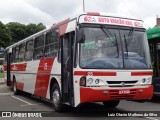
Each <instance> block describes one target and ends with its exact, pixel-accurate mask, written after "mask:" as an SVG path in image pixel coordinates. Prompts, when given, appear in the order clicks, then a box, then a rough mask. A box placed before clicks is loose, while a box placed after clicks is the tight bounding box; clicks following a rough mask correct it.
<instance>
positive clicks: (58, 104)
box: [51, 83, 63, 112]
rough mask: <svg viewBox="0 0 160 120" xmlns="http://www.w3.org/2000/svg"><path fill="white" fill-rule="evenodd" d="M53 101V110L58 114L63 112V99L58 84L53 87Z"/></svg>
mask: <svg viewBox="0 0 160 120" xmlns="http://www.w3.org/2000/svg"><path fill="white" fill-rule="evenodd" d="M51 101H52V105H53V108H54V110H55V111H56V112H62V111H63V103H62V97H61V93H60V88H59V85H58V84H57V83H56V84H54V85H53V87H52V91H51Z"/></svg>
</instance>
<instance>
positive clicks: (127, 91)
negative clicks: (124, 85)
mask: <svg viewBox="0 0 160 120" xmlns="http://www.w3.org/2000/svg"><path fill="white" fill-rule="evenodd" d="M119 94H120V95H122V94H130V90H120V91H119Z"/></svg>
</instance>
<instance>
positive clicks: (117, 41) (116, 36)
mask: <svg viewBox="0 0 160 120" xmlns="http://www.w3.org/2000/svg"><path fill="white" fill-rule="evenodd" d="M114 37H115V40H116V46H117V54H118V56H117V57H116V58H119V47H118V41H117V36H116V34H115V33H114Z"/></svg>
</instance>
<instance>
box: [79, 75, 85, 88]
mask: <svg viewBox="0 0 160 120" xmlns="http://www.w3.org/2000/svg"><path fill="white" fill-rule="evenodd" d="M80 86H86V77H81V79H80Z"/></svg>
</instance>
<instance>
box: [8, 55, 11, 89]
mask: <svg viewBox="0 0 160 120" xmlns="http://www.w3.org/2000/svg"><path fill="white" fill-rule="evenodd" d="M10 67H11V53H8V54H7V86H11V72H10Z"/></svg>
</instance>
